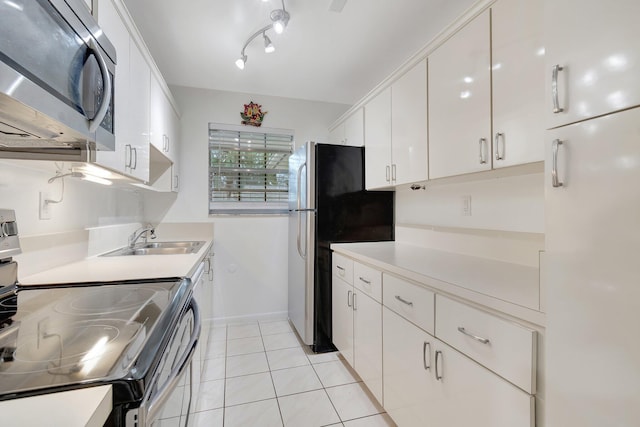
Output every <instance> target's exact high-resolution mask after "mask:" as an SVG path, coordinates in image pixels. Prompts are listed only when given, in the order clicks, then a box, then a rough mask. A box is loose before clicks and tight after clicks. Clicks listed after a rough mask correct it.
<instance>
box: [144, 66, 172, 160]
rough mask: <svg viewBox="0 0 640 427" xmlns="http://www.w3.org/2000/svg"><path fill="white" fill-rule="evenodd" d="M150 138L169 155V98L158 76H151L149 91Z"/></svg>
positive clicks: (152, 142) (159, 148)
mask: <svg viewBox="0 0 640 427" xmlns="http://www.w3.org/2000/svg"><path fill="white" fill-rule="evenodd" d="M149 104H150V105H149V140H150V142H151V144H153V145H154V146H155V147H156V148H157V149H158V150H160V151H162V152H163V153H164V154H165V155H167V157H169V156H168V154H169V149H170V144H169V143H168V138H169V129H168V127H169V123H168V121H169V118H170V117H169V107H170V104H169V100H168V99H167V97H166V96H165V94H164V92H163V91H162V87H161V86H160V82H159V81H158V79H157V78H156V76H154V75H151V77H150V93H149Z"/></svg>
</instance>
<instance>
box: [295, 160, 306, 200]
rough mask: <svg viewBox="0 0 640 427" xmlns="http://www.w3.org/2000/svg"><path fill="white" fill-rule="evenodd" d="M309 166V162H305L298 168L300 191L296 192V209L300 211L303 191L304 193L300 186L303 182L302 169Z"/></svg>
mask: <svg viewBox="0 0 640 427" xmlns="http://www.w3.org/2000/svg"><path fill="white" fill-rule="evenodd" d="M306 167H307V162H304V163H303V164H301V165H300V167H299V168H298V177H297V179H298V191H297V192H296V209H297V210H298V211H299V210H300V202H301V197H300V195H301V193H302V189H301V188H300V185H301V184H302V169H304V168H306Z"/></svg>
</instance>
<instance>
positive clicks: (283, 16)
mask: <svg viewBox="0 0 640 427" xmlns="http://www.w3.org/2000/svg"><path fill="white" fill-rule="evenodd" d="M270 17H271V20H272V21H273V31H275V32H276V34H282V32H283V31H284V29H285V28H286V27H287V24H288V23H289V18H290V17H291V15H289V12H287V11H286V10H284V9H276V10H274V11H272V12H271V15H270Z"/></svg>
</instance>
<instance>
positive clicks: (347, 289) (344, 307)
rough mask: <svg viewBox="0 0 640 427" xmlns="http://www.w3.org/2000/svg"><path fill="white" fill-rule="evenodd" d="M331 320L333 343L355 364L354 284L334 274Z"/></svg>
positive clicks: (347, 359)
mask: <svg viewBox="0 0 640 427" xmlns="http://www.w3.org/2000/svg"><path fill="white" fill-rule="evenodd" d="M332 282H333V290H332V297H331V303H332V309H331V322H332V328H333V344H334V345H335V346H336V347H337V348H338V350H340V353H341V354H342V356H343V357H344V358H345V360H346V361H347V362H349V364H350V365H351V366H353V365H354V364H353V309H352V305H353V286H352V285H350V284H348V283H346V282H345V281H344V280H342V279H340V278H339V277H336V276H335V275H334V276H333V281H332Z"/></svg>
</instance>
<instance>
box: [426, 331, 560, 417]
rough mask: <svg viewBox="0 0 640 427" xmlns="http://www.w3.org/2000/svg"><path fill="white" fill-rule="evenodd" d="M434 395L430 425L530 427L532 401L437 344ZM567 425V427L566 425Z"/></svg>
mask: <svg viewBox="0 0 640 427" xmlns="http://www.w3.org/2000/svg"><path fill="white" fill-rule="evenodd" d="M432 360H433V376H434V378H436V382H437V387H436V388H437V392H436V393H432V394H430V395H428V398H429V400H428V402H427V403H426V404H425V406H426V407H427V408H428V411H429V423H428V424H423V425H432V426H446V427H469V426H474V427H533V426H534V425H535V411H534V398H533V396H531V395H530V394H528V393H525V392H524V391H522V390H520V389H519V388H517V387H515V386H514V385H512V384H511V383H509V382H507V381H506V380H504V379H502V378H500V377H499V376H498V375H496V374H494V373H493V372H491V371H489V370H488V369H486V368H484V367H482V366H480V365H479V364H477V363H476V362H474V361H473V360H471V359H469V358H467V357H466V356H464V355H462V354H461V353H459V352H458V351H456V350H454V349H452V348H451V347H449V346H447V345H446V344H444V343H442V342H441V341H439V340H436V344H435V346H434V347H433V353H432ZM566 425H569V424H566Z"/></svg>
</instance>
